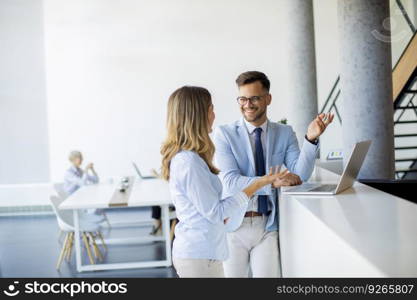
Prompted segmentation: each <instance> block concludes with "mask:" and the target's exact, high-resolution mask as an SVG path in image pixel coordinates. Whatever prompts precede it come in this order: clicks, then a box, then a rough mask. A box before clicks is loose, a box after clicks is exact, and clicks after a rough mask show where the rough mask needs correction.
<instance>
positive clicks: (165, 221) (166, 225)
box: [162, 205, 172, 266]
mask: <svg viewBox="0 0 417 300" xmlns="http://www.w3.org/2000/svg"><path fill="white" fill-rule="evenodd" d="M169 221H170V220H169V205H164V206H162V226H163V234H164V236H165V255H166V260H167V264H168V266H171V265H172V261H171V237H170V234H169V233H170V226H169Z"/></svg>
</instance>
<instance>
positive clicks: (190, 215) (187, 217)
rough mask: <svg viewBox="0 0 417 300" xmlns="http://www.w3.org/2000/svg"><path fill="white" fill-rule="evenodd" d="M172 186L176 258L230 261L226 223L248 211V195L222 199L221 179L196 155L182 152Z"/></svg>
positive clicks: (172, 173) (173, 164)
mask: <svg viewBox="0 0 417 300" xmlns="http://www.w3.org/2000/svg"><path fill="white" fill-rule="evenodd" d="M169 185H170V191H171V196H172V200H173V203H174V205H175V209H176V214H177V218H178V220H179V223H178V225H177V226H176V228H175V240H174V245H173V251H172V252H173V256H174V257H177V258H188V259H216V260H226V259H227V258H228V250H227V243H226V226H225V224H224V220H225V219H227V218H232V217H233V214H234V213H235V212H236V211H240V210H242V209H245V208H246V206H247V205H248V201H249V198H248V197H247V195H246V194H245V193H244V192H242V191H239V192H237V193H236V194H235V195H234V196H232V197H228V198H225V199H221V195H222V184H221V181H220V179H219V178H218V177H217V175H215V174H213V173H211V171H210V169H209V168H208V166H207V164H206V163H205V161H204V160H203V159H202V158H201V157H200V156H199V155H198V154H197V153H195V152H193V151H180V152H178V153H177V154H176V155H175V156H174V157H173V159H172V160H171V165H170V180H169Z"/></svg>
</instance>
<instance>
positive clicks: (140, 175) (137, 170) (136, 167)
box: [132, 161, 157, 179]
mask: <svg viewBox="0 0 417 300" xmlns="http://www.w3.org/2000/svg"><path fill="white" fill-rule="evenodd" d="M132 165H133V167H134V168H135V170H136V173H138V176H139V178H140V179H156V178H157V177H156V176H143V175H142V173H141V172H140V170H139V168H138V166H137V165H136V164H135V163H134V162H133V161H132Z"/></svg>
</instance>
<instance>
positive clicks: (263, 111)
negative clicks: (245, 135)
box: [242, 108, 266, 122]
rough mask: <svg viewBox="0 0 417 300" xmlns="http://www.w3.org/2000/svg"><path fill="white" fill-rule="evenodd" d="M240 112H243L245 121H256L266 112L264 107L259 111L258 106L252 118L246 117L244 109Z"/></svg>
mask: <svg viewBox="0 0 417 300" xmlns="http://www.w3.org/2000/svg"><path fill="white" fill-rule="evenodd" d="M242 114H243V117H244V118H245V120H246V121H248V122H256V121H258V120H260V119H262V118H263V116H264V115H265V114H266V109H264V110H262V111H260V110H259V108H258V111H257V112H256V113H255V116H254V117H253V118H250V119H249V118H248V117H247V115H246V114H245V111H244V110H242Z"/></svg>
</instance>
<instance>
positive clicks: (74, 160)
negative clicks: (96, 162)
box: [64, 151, 99, 195]
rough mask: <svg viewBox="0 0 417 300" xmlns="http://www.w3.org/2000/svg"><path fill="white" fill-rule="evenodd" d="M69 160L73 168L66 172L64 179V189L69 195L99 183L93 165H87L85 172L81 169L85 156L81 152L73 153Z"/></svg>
mask: <svg viewBox="0 0 417 300" xmlns="http://www.w3.org/2000/svg"><path fill="white" fill-rule="evenodd" d="M68 158H69V161H70V162H71V164H72V166H71V167H70V168H69V169H68V170H67V171H66V172H65V177H64V189H65V191H66V193H67V195H71V194H72V193H74V192H75V191H76V190H78V189H79V188H80V187H81V186H83V185H88V184H95V183H98V182H99V178H98V175H97V173H96V171H95V170H94V166H93V164H92V163H89V164H87V166H86V167H85V169H84V170H83V169H81V165H82V163H83V155H82V153H81V152H80V151H71V153H70V154H69V157H68ZM89 171H90V173H91V174H89Z"/></svg>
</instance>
